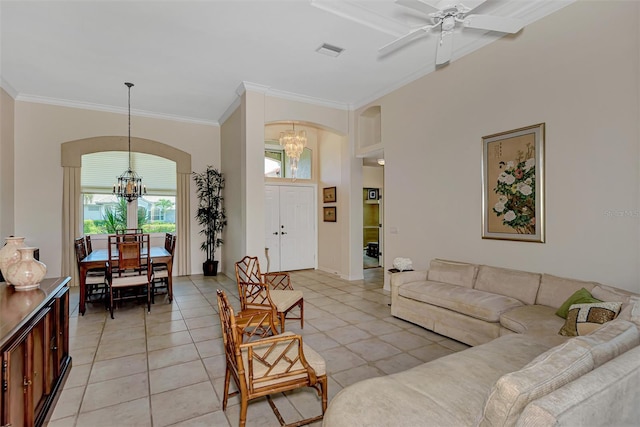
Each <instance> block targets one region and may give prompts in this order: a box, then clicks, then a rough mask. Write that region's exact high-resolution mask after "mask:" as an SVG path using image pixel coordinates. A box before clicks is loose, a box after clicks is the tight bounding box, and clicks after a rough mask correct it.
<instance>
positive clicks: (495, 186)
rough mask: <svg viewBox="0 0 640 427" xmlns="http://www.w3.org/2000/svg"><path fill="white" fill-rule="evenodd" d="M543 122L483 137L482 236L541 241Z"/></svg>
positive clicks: (542, 218)
mask: <svg viewBox="0 0 640 427" xmlns="http://www.w3.org/2000/svg"><path fill="white" fill-rule="evenodd" d="M544 131H545V124H544V123H539V124H536V125H533V126H528V127H524V128H520V129H515V130H510V131H508V132H501V133H496V134H493V135H488V136H484V137H482V238H483V239H501V240H518V241H524V242H537V243H544V240H545V229H544V213H545V209H544V206H545V205H544V143H545V132H544Z"/></svg>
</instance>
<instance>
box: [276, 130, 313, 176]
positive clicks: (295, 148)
mask: <svg viewBox="0 0 640 427" xmlns="http://www.w3.org/2000/svg"><path fill="white" fill-rule="evenodd" d="M292 127H293V129H290V130H287V131H284V132H280V145H281V146H282V147H283V148H284V152H285V154H286V155H287V157H289V163H290V165H291V176H292V177H293V178H295V177H296V171H297V170H298V161H300V156H301V155H302V152H303V151H304V147H306V146H307V132H306V131H304V130H300V131H298V132H296V125H295V123H292Z"/></svg>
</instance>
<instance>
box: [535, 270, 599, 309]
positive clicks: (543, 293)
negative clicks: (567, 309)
mask: <svg viewBox="0 0 640 427" xmlns="http://www.w3.org/2000/svg"><path fill="white" fill-rule="evenodd" d="M596 285H597V283H595V282H584V281H582V280H574V279H567V278H564V277H558V276H553V275H551V274H543V275H542V278H541V279H540V289H538V295H537V296H536V304H540V305H548V306H549V307H554V308H559V307H560V306H561V305H562V303H563V302H565V301H566V300H567V299H568V298H569V297H570V296H571V295H573V294H574V293H575V292H576V291H579V290H580V289H582V288H584V289H586V290H587V291H589V292H591V290H592V289H593V288H594V287H595V286H596ZM596 298H597V297H596Z"/></svg>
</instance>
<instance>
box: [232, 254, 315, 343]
mask: <svg viewBox="0 0 640 427" xmlns="http://www.w3.org/2000/svg"><path fill="white" fill-rule="evenodd" d="M236 282H237V283H238V295H239V297H240V308H241V310H242V311H245V310H249V309H258V310H265V309H269V308H273V309H275V310H276V313H277V316H278V318H277V320H276V323H279V324H280V332H284V322H285V319H293V320H300V327H301V328H304V299H303V297H302V291H296V290H294V289H293V287H292V286H291V278H290V276H289V273H286V272H280V273H267V274H264V275H263V274H262V273H260V263H259V262H258V257H250V256H245V257H244V258H242V260H240V261H238V262H236ZM296 307H298V308H299V309H300V317H288V316H287V315H288V314H289V313H290V312H291V310H293V309H294V308H296Z"/></svg>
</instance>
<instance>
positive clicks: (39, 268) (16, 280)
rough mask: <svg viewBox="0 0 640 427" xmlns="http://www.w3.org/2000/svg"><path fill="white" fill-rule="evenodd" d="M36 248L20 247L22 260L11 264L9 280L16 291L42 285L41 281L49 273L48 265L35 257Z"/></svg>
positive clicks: (8, 272)
mask: <svg viewBox="0 0 640 427" xmlns="http://www.w3.org/2000/svg"><path fill="white" fill-rule="evenodd" d="M35 250H36V248H30V247H25V248H19V249H18V251H19V252H20V261H18V262H16V263H15V264H12V265H11V266H9V269H8V270H7V280H8V281H9V282H10V283H11V284H12V285H13V287H14V288H15V289H16V291H30V290H32V289H37V288H38V287H39V286H40V281H41V280H42V279H43V278H44V275H45V274H47V266H46V265H44V263H42V262H40V261H38V260H37V259H35V258H34V257H33V252H34V251H35Z"/></svg>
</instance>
